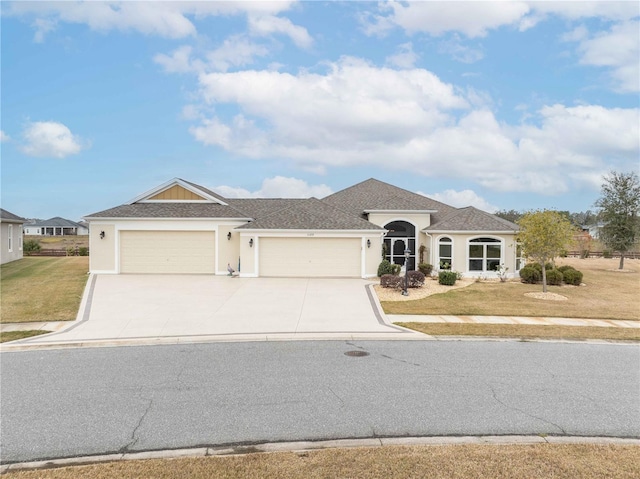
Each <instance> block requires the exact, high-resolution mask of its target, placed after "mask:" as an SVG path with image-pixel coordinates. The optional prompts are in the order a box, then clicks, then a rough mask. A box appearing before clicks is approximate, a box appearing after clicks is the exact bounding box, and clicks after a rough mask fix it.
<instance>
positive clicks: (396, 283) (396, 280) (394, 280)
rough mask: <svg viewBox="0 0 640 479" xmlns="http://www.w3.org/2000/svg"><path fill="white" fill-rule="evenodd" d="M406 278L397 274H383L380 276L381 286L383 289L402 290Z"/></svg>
mask: <svg viewBox="0 0 640 479" xmlns="http://www.w3.org/2000/svg"><path fill="white" fill-rule="evenodd" d="M403 284H404V278H402V277H400V276H398V275H395V274H383V275H382V276H380V286H382V287H383V288H402V285H403Z"/></svg>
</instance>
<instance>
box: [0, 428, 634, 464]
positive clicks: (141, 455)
mask: <svg viewBox="0 0 640 479" xmlns="http://www.w3.org/2000/svg"><path fill="white" fill-rule="evenodd" d="M469 444H485V445H497V446H504V445H531V444H555V445H559V444H603V445H606V444H615V445H630V446H640V438H617V437H581V436H539V435H536V436H430V437H389V438H363V439H335V440H328V441H295V442H274V443H263V444H247V445H240V446H209V447H196V448H185V449H168V450H160V451H142V452H129V453H116V454H104V455H96V456H80V457H69V458H63V459H51V460H45V461H31V462H19V463H13V464H3V465H1V466H0V474H5V473H7V472H9V471H20V470H37V469H51V468H58V467H68V466H80V465H87V464H100V463H107V462H114V461H135V460H145V459H176V458H181V457H208V456H230V455H236V456H237V455H246V454H255V453H272V452H305V451H313V450H320V449H333V448H352V447H385V446H446V445H469Z"/></svg>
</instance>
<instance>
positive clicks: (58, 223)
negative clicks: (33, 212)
mask: <svg viewBox="0 0 640 479" xmlns="http://www.w3.org/2000/svg"><path fill="white" fill-rule="evenodd" d="M29 226H39V227H42V226H51V227H58V228H82V227H85V228H86V226H83V225H81V224H79V223H76V222H75V221H71V220H68V219H65V218H61V217H60V216H55V217H53V218H49V219H48V220H41V221H34V222H33V223H32V224H30V225H29Z"/></svg>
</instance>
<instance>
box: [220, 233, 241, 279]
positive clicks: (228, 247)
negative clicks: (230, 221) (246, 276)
mask: <svg viewBox="0 0 640 479" xmlns="http://www.w3.org/2000/svg"><path fill="white" fill-rule="evenodd" d="M236 226H238V225H219V226H218V235H217V241H218V270H217V274H228V272H227V265H228V264H230V265H231V267H232V268H233V269H234V270H236V271H237V270H238V258H239V257H240V233H239V232H238V231H237V230H235V229H234V228H236ZM229 233H231V239H230V240H228V239H227V235H228V234H229Z"/></svg>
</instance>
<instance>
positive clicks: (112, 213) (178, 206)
mask: <svg viewBox="0 0 640 479" xmlns="http://www.w3.org/2000/svg"><path fill="white" fill-rule="evenodd" d="M246 217H247V215H245V214H243V213H242V212H240V211H238V210H236V209H235V208H232V207H231V206H226V205H221V204H218V203H134V204H131V205H120V206H116V207H115V208H109V209H108V210H104V211H98V212H97V213H92V214H90V215H87V216H86V218H246Z"/></svg>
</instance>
